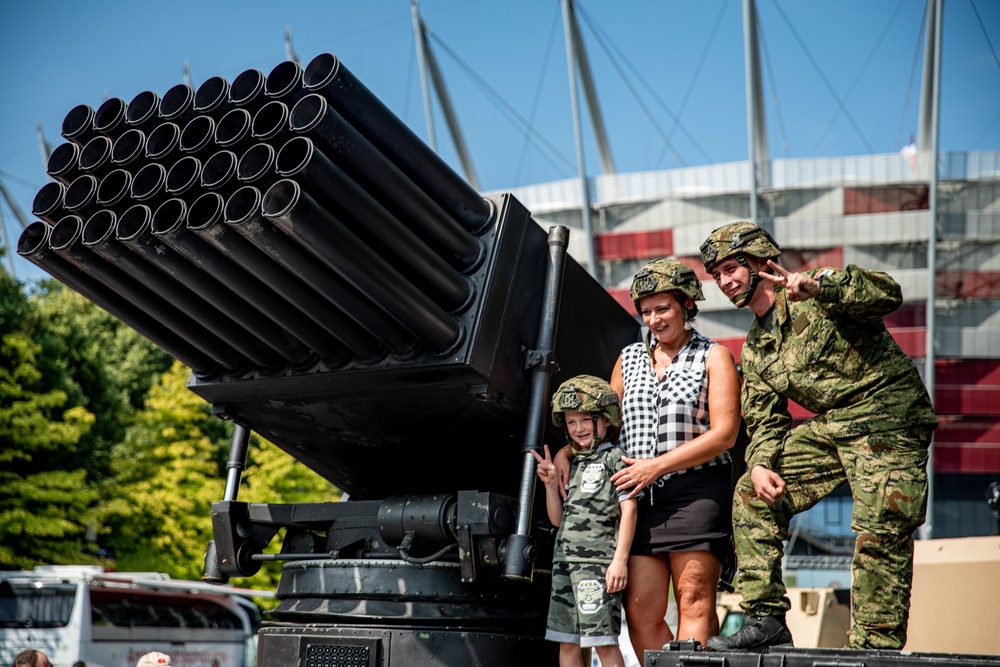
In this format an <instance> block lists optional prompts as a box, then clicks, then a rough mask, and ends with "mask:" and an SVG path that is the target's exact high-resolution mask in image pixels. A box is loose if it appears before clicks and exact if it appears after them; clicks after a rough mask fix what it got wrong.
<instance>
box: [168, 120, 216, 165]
mask: <svg viewBox="0 0 1000 667" xmlns="http://www.w3.org/2000/svg"><path fill="white" fill-rule="evenodd" d="M178 146H179V147H180V149H181V153H183V154H185V155H193V156H195V157H198V158H202V159H204V158H207V157H208V156H209V155H211V154H212V153H214V152H215V151H217V150H219V149H218V147H217V146H216V145H215V119H213V118H212V117H211V116H195V117H194V118H192V119H191V120H189V121H188V122H187V125H185V126H184V129H183V130H181V137H180V140H179V142H178Z"/></svg>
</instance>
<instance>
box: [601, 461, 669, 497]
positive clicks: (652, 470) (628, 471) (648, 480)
mask: <svg viewBox="0 0 1000 667" xmlns="http://www.w3.org/2000/svg"><path fill="white" fill-rule="evenodd" d="M622 461H623V462H624V463H625V464H626V465H627V466H628V467H627V468H625V469H624V470H619V471H618V472H616V473H615V474H614V475H612V477H611V482H612V483H613V484H614V485H615V489H617V491H618V493H624V492H626V491H628V497H629V498H634V497H635V496H637V495H638V494H639V492H640V491H642V490H643V489H644V488H646V487H647V486H649V485H650V484H652V483H653V482H655V481H656V480H658V479H659V478H660V471H659V469H658V468H657V465H656V459H633V458H631V457H628V456H623V457H622Z"/></svg>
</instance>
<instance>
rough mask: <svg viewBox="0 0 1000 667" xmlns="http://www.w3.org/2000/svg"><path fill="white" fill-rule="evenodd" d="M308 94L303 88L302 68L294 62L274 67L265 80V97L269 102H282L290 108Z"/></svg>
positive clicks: (286, 62) (289, 61) (288, 61)
mask: <svg viewBox="0 0 1000 667" xmlns="http://www.w3.org/2000/svg"><path fill="white" fill-rule="evenodd" d="M305 94H306V90H305V88H303V87H302V68H301V67H300V66H299V64H298V63H297V62H295V61H294V60H286V61H284V62H280V63H278V64H277V65H275V66H274V68H273V69H272V70H271V71H270V72H269V73H268V75H267V78H266V79H265V80H264V95H265V96H266V97H267V99H269V100H281V101H282V102H284V103H285V104H287V105H288V107H289V108H291V107H292V106H294V105H295V103H296V102H298V101H299V98H300V97H302V96H303V95H305Z"/></svg>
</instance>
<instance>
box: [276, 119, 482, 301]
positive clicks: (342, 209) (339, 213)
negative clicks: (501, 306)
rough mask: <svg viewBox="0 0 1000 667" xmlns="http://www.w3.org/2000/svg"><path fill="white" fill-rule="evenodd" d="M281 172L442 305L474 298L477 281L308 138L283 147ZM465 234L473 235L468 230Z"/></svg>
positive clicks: (468, 237)
mask: <svg viewBox="0 0 1000 667" xmlns="http://www.w3.org/2000/svg"><path fill="white" fill-rule="evenodd" d="M277 172H278V175H279V176H281V177H284V178H293V179H295V180H297V181H300V182H301V183H302V184H303V187H304V188H305V189H306V190H307V191H308V192H309V193H315V195H314V197H315V198H316V199H317V200H318V201H319V202H321V203H322V204H323V206H324V207H325V208H327V209H329V211H330V213H331V214H332V215H333V216H335V217H336V218H338V220H340V221H341V222H342V223H343V224H345V225H346V226H347V227H348V228H350V229H351V231H352V232H353V233H354V234H357V236H358V237H359V238H360V239H361V241H363V242H364V243H366V244H367V245H368V246H369V247H370V248H372V249H375V250H376V251H377V252H378V254H379V255H381V256H382V257H383V258H385V260H386V261H388V262H389V263H390V264H392V265H393V266H394V267H397V270H398V271H399V272H400V273H402V274H403V275H404V277H405V278H406V279H407V281H409V282H412V283H413V284H414V285H416V286H419V287H420V288H421V290H423V291H425V292H426V293H427V294H430V295H431V297H432V298H433V299H434V301H435V302H436V303H437V304H438V305H440V306H441V307H442V308H445V309H447V310H449V311H457V310H460V309H461V308H463V307H464V306H465V305H467V303H468V302H469V300H470V299H471V298H472V295H473V286H472V283H471V281H470V280H469V279H468V278H466V277H465V276H462V275H461V274H459V273H458V272H457V271H455V269H454V268H452V267H451V266H449V264H448V263H447V262H446V261H445V260H443V259H442V258H441V257H440V256H439V255H437V254H436V253H435V252H434V251H433V250H431V249H430V248H428V247H427V245H426V244H425V243H424V242H423V241H422V240H421V239H420V238H419V237H418V236H417V235H416V234H414V233H413V232H412V231H410V230H409V229H408V228H407V227H406V226H405V225H403V224H402V223H401V222H399V220H397V219H396V218H395V217H393V215H392V214H391V213H389V212H388V211H387V210H385V208H384V207H382V205H381V204H379V203H378V202H377V201H375V200H374V199H373V198H372V197H371V196H370V195H369V194H368V193H367V192H365V191H364V190H363V189H362V188H361V187H360V186H359V185H358V184H357V183H355V182H354V181H353V180H352V179H351V178H350V177H349V176H348V175H347V174H345V173H344V172H343V170H341V169H340V167H338V166H337V165H335V164H334V163H332V162H331V161H330V160H329V159H328V158H327V157H326V155H324V154H323V152H322V151H320V150H319V149H318V148H316V146H315V145H314V144H313V142H312V140H311V139H309V138H308V137H296V138H294V139H291V140H289V141H288V143H286V144H285V145H284V146H283V147H282V148H281V150H280V151H279V152H278V158H277ZM462 236H463V237H465V238H466V239H471V238H472V237H470V236H469V235H468V234H466V233H465V232H462ZM473 240H475V241H476V243H478V240H476V239H473Z"/></svg>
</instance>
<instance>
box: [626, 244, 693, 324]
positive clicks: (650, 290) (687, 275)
mask: <svg viewBox="0 0 1000 667" xmlns="http://www.w3.org/2000/svg"><path fill="white" fill-rule="evenodd" d="M661 292H680V293H681V294H683V295H685V296H687V297H689V298H690V299H692V300H694V301H704V300H705V295H704V293H703V292H702V291H701V281H700V280H698V276H697V274H696V273H695V272H694V269H692V268H691V267H689V266H688V265H687V264H685V263H684V262H682V261H680V260H677V259H672V258H665V259H654V260H653V261H652V262H650V263H648V264H646V266H644V267H642V268H641V269H639V271H638V272H636V274H635V276H634V277H633V278H632V289H631V290H629V295H630V296H631V297H632V303H633V304H634V305H635V312H636V313H638V312H639V299H641V298H642V297H644V296H649V295H650V294H660V293H661ZM681 306H682V307H683V304H681ZM684 312H685V314H686V315H687V317H689V318H690V317H694V316H695V315H697V314H698V307H697V306H695V307H694V308H693V309H692V311H691V312H689V311H688V310H687V308H684Z"/></svg>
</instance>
